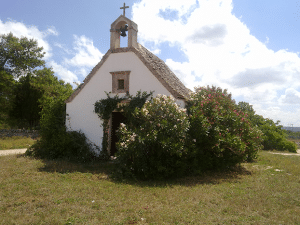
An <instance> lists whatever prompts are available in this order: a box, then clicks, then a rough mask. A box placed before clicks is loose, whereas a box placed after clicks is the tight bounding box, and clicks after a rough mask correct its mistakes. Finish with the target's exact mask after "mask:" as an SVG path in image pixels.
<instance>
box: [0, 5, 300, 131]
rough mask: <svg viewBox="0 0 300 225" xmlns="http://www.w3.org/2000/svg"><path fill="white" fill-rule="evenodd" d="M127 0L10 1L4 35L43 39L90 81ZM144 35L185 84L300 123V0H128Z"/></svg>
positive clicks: (68, 69)
mask: <svg viewBox="0 0 300 225" xmlns="http://www.w3.org/2000/svg"><path fill="white" fill-rule="evenodd" d="M123 3H124V0H122V1H119V0H114V1H104V0H88V1H79V0H72V1H71V0H64V1H61V0H59V1H58V0H52V1H40V0H30V1H21V0H10V1H4V2H3V3H1V8H0V34H3V33H8V32H10V31H11V32H13V33H14V34H15V35H16V36H18V37H21V36H27V37H30V38H35V39H37V40H38V42H39V45H40V46H43V47H44V50H45V51H46V53H47V54H46V57H45V60H46V62H47V66H49V67H50V66H51V67H53V70H54V71H55V74H56V75H57V76H58V77H59V78H60V79H63V80H65V81H66V82H70V83H73V82H77V83H80V82H82V81H83V79H84V78H85V76H86V75H87V74H88V73H89V72H90V71H91V69H92V68H93V67H94V66H95V65H96V64H97V62H99V61H100V60H101V57H102V56H103V55H104V54H105V53H106V52H107V51H108V49H109V41H110V32H109V29H110V25H111V23H112V22H113V21H114V20H115V19H116V18H117V17H118V16H119V15H121V14H122V12H123V11H122V10H121V9H120V7H121V6H123ZM126 5H128V6H129V7H130V8H129V9H127V10H126V16H127V17H128V18H129V19H131V20H133V21H134V22H135V23H137V24H138V29H139V32H138V41H139V42H140V43H141V44H143V45H144V46H145V47H147V48H148V49H149V50H151V51H152V52H153V53H155V54H156V55H157V56H158V57H160V58H161V59H163V60H164V61H165V62H166V63H167V65H168V66H169V67H170V68H171V69H172V70H173V71H174V72H175V74H176V75H177V76H178V77H179V78H180V79H181V80H182V81H183V83H184V84H185V85H186V86H187V87H188V88H190V89H192V90H193V87H195V86H199V85H200V86H204V85H215V86H219V87H221V88H223V89H225V88H226V89H228V91H229V92H231V93H232V94H233V98H234V99H236V101H237V102H238V101H246V102H249V103H250V104H252V105H253V107H254V109H255V110H256V112H257V113H258V114H260V115H263V116H264V117H267V118H271V119H273V120H274V121H276V120H280V121H281V124H283V125H289V124H293V126H294V127H295V126H298V127H299V126H300V117H299V115H300V56H299V52H300V45H299V40H300V1H298V0H289V1H282V0H272V1H271V0H263V1H261V0H213V1H212V0H209V1H208V0H185V1H179V0H139V1H134V0H128V1H126Z"/></svg>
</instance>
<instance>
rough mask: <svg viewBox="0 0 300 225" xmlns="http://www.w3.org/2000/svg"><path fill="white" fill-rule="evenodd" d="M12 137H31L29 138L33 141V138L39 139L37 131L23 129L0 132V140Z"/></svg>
mask: <svg viewBox="0 0 300 225" xmlns="http://www.w3.org/2000/svg"><path fill="white" fill-rule="evenodd" d="M13 136H19V137H31V138H33V139H35V138H38V137H39V131H38V130H23V129H11V130H6V129H3V130H0V138H2V137H13Z"/></svg>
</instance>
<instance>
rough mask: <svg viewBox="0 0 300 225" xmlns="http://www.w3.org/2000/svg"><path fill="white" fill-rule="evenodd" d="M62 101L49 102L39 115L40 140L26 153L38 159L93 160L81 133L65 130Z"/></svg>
mask: <svg viewBox="0 0 300 225" xmlns="http://www.w3.org/2000/svg"><path fill="white" fill-rule="evenodd" d="M65 116H66V114H65V103H64V99H57V100H53V101H50V102H49V103H48V104H47V105H46V106H45V107H44V108H43V111H42V115H41V121H40V124H41V130H40V136H41V139H40V141H38V142H37V143H36V144H35V145H33V146H31V148H30V149H29V150H28V151H27V155H33V156H36V157H40V158H47V159H58V158H63V159H67V160H70V161H79V162H85V161H89V160H91V159H93V158H94V154H93V152H92V151H91V150H92V148H91V147H92V146H91V145H90V144H89V143H88V142H87V139H86V137H85V135H84V134H83V133H81V132H77V131H70V132H68V131H67V130H66V126H65V118H66V117H65Z"/></svg>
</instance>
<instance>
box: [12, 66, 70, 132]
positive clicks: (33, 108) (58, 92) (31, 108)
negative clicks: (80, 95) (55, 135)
mask: <svg viewBox="0 0 300 225" xmlns="http://www.w3.org/2000/svg"><path fill="white" fill-rule="evenodd" d="M71 93H72V86H71V85H70V84H65V83H64V81H62V80H58V79H57V77H55V76H54V72H53V71H52V70H51V69H49V68H43V69H42V70H36V71H34V72H33V75H32V74H30V73H28V74H27V75H26V76H25V77H21V78H20V80H19V82H18V83H17V85H16V88H15V96H16V99H15V101H14V107H13V110H12V112H11V116H12V117H14V118H17V119H19V121H20V122H21V124H22V126H23V127H28V126H29V127H35V126H37V125H39V120H40V113H41V111H42V110H43V108H44V107H45V106H46V104H48V103H49V102H51V101H52V100H53V99H56V98H64V99H66V98H67V97H69V96H70V94H71Z"/></svg>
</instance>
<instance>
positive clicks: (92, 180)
mask: <svg viewBox="0 0 300 225" xmlns="http://www.w3.org/2000/svg"><path fill="white" fill-rule="evenodd" d="M259 156H260V157H259V160H258V161H257V162H255V163H247V164H242V166H241V167H240V168H237V169H236V171H233V172H222V173H207V174H204V175H203V176H199V177H187V178H183V179H176V180H169V181H151V182H149V181H148V182H141V181H124V182H117V181H114V180H112V179H110V178H109V174H110V171H111V166H112V164H109V163H105V164H101V163H93V164H89V165H88V164H74V163H69V162H65V161H42V160H37V159H32V158H27V157H23V156H1V157H0V224H300V156H285V155H274V154H271V153H269V152H260V153H259Z"/></svg>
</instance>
